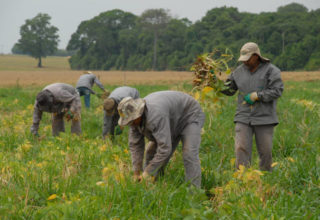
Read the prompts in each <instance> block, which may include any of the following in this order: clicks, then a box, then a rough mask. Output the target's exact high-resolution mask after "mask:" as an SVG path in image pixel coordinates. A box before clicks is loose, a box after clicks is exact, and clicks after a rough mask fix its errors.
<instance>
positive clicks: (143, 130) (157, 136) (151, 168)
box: [129, 91, 205, 174]
mask: <svg viewBox="0 0 320 220" xmlns="http://www.w3.org/2000/svg"><path fill="white" fill-rule="evenodd" d="M144 100H145V102H146V107H145V110H144V114H143V121H142V123H141V125H140V126H139V127H133V126H131V127H130V133H129V147H130V151H131V157H132V164H133V169H134V171H141V170H142V162H143V156H144V148H145V142H144V137H147V138H148V139H149V140H151V141H154V142H155V143H156V144H157V152H156V154H155V156H154V158H153V159H152V160H151V161H150V163H149V164H148V166H147V167H145V171H147V172H148V173H150V174H153V173H155V172H156V171H157V170H158V169H159V168H161V167H162V165H164V163H165V161H166V160H167V159H168V158H169V157H170V155H171V152H172V144H173V143H176V142H177V140H178V139H179V136H180V135H181V133H182V131H183V129H184V128H185V127H186V126H187V125H188V124H190V123H198V124H199V126H201V127H202V126H203V123H204V118H205V116H204V113H203V111H202V109H201V107H200V104H199V103H198V102H197V101H196V100H195V99H194V98H193V97H191V96H190V95H188V94H186V93H183V92H177V91H161V92H155V93H151V94H149V95H148V96H146V97H145V98H144Z"/></svg>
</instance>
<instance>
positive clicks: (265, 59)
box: [238, 53, 270, 62]
mask: <svg viewBox="0 0 320 220" xmlns="http://www.w3.org/2000/svg"><path fill="white" fill-rule="evenodd" d="M253 54H256V53H252V54H246V55H241V56H240V57H239V59H238V61H239V62H246V61H248V60H249V59H250V58H251V56H252V55H253ZM257 55H258V56H259V57H260V59H261V60H262V61H264V62H269V61H270V60H269V59H268V58H266V57H263V56H261V55H259V54H257Z"/></svg>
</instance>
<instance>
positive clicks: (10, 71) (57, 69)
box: [0, 55, 320, 87]
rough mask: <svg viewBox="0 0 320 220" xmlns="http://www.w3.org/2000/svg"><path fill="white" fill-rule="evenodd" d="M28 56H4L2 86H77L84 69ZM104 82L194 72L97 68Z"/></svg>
mask: <svg viewBox="0 0 320 220" xmlns="http://www.w3.org/2000/svg"><path fill="white" fill-rule="evenodd" d="M36 65H37V61H36V60H35V59H33V58H31V57H28V56H14V55H0V87H11V86H17V85H21V86H44V85H46V84H50V83H54V82H65V83H69V84H71V85H75V83H76V82H77V80H78V78H79V76H80V75H81V74H83V71H82V70H70V67H69V64H68V58H67V57H48V58H45V59H43V65H44V67H43V68H37V67H36ZM93 72H94V73H95V74H96V75H97V76H98V77H99V79H100V81H101V82H102V83H103V84H104V85H110V86H112V85H137V84H138V85H142V84H146V85H150V84H153V85H159V84H162V85H165V84H177V83H182V82H190V81H191V80H192V77H193V75H192V73H191V72H177V71H145V72H142V71H100V70H97V71H93ZM282 78H283V80H285V81H287V80H289V81H312V80H320V71H313V72H282Z"/></svg>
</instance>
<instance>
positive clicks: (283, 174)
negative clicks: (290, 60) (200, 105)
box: [0, 57, 320, 219]
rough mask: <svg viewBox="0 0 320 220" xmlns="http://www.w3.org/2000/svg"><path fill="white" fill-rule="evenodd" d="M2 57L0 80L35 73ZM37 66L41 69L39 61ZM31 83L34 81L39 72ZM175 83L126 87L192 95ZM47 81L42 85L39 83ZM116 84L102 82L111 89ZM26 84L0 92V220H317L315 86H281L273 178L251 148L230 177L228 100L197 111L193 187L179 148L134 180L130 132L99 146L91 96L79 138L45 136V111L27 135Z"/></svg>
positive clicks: (318, 111)
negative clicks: (156, 170)
mask: <svg viewBox="0 0 320 220" xmlns="http://www.w3.org/2000/svg"><path fill="white" fill-rule="evenodd" d="M1 58H2V57H1ZM48 59H49V58H48ZM1 60H2V59H0V62H1V63H0V64H1V65H0V74H2V73H3V72H5V73H11V74H19V73H20V71H24V72H27V73H29V74H32V73H33V70H32V69H27V70H25V69H23V68H21V69H19V67H18V66H19V65H18V64H17V67H16V68H17V69H16V70H15V69H14V68H13V67H9V66H7V67H4V66H3V65H2V64H3V63H2V61H1ZM43 64H44V65H45V66H46V60H44V63H43ZM33 65H35V64H33ZM47 65H48V67H47V68H44V69H42V71H35V72H37V73H39V74H42V77H43V78H45V77H47V75H50V74H53V73H58V72H60V71H67V72H69V71H70V70H66V69H62V70H50V69H51V68H50V67H49V66H50V65H49V60H48V63H47ZM30 68H31V67H30ZM70 72H72V71H70ZM105 73H106V74H107V73H108V72H105ZM77 74H80V72H77ZM158 74H161V72H158ZM304 74H305V73H304ZM2 77H3V75H2ZM63 79H64V78H63ZM72 79H73V80H76V79H74V78H72ZM120 79H122V77H121V78H120ZM183 79H186V78H183ZM190 79H191V77H190ZM4 80H5V78H1V80H0V81H4ZM37 80H40V81H41V80H42V79H40V75H38V79H37ZM51 80H52V79H51ZM158 81H159V80H157V81H156V82H158ZM183 81H184V80H181V79H180V81H179V80H177V81H175V82H173V81H172V82H169V81H167V82H165V83H162V84H156V82H154V83H153V84H152V85H149V84H148V82H150V81H146V82H142V81H141V83H131V82H129V83H128V84H129V85H132V86H134V87H136V88H137V89H138V90H139V92H140V94H141V96H142V97H144V96H145V95H147V94H149V93H151V92H154V91H159V90H167V89H172V90H180V91H185V92H190V91H191V81H189V82H188V83H187V82H183ZM45 82H46V83H49V81H41V83H45ZM50 82H51V81H50ZM74 82H75V81H74ZM122 83H123V81H122V82H121V81H120V82H119V83H114V84H111V83H110V84H107V83H104V84H105V86H106V87H107V89H109V90H112V89H114V88H116V87H117V86H119V85H122ZM30 85H32V84H26V85H24V84H23V81H19V83H18V84H13V85H10V86H9V85H7V86H5V87H3V86H2V87H1V88H0V218H1V219H318V218H319V216H320V209H319V207H320V200H319V198H320V148H319V146H320V136H319V130H320V123H319V120H320V89H319V80H314V79H309V80H308V81H299V82H298V81H292V80H286V81H285V91H284V93H283V96H282V97H281V98H280V99H279V102H278V115H279V120H280V124H279V125H278V126H277V127H276V129H275V137H274V149H273V159H274V163H273V168H274V170H273V172H271V173H269V172H261V171H259V170H258V156H257V152H256V149H254V151H253V154H254V155H253V157H252V158H253V160H252V168H250V169H244V168H241V169H240V170H238V171H237V170H235V168H234V161H235V157H234V149H233V145H234V144H233V142H234V140H233V135H234V124H233V116H234V113H235V107H236V97H226V99H225V104H224V105H223V106H222V107H221V108H220V110H219V111H218V112H217V113H216V114H214V115H213V114H212V113H211V112H210V111H209V110H208V109H207V108H206V107H205V106H204V111H205V112H206V116H207V120H206V124H205V126H204V129H203V134H202V143H201V149H200V159H201V166H202V187H201V190H196V189H194V188H189V187H187V185H186V184H185V183H184V169H183V162H182V157H181V148H179V147H178V150H177V152H176V153H175V154H174V155H173V158H172V159H171V161H170V163H169V164H168V167H167V168H166V171H165V176H164V177H162V178H160V179H159V181H157V182H156V183H154V184H146V183H144V182H142V183H136V182H134V181H133V180H132V172H131V159H130V152H129V149H128V146H127V145H128V141H127V137H128V128H126V129H125V130H124V133H123V134H122V135H120V136H116V138H115V140H114V142H111V141H109V140H106V141H103V140H102V138H101V137H102V122H103V111H102V100H101V99H99V98H98V97H96V96H93V97H92V108H91V109H90V110H86V109H85V108H83V110H82V128H83V133H82V135H81V136H76V135H71V134H70V129H69V126H70V124H67V128H66V131H67V132H66V133H63V134H61V135H60V136H59V137H52V135H51V116H50V115H49V114H48V113H45V114H44V115H43V119H42V121H41V124H40V130H39V134H40V138H34V137H33V136H32V135H31V134H30V126H31V124H32V113H33V104H34V99H35V96H36V94H37V92H39V91H40V90H41V89H42V85H40V84H37V83H36V84H34V85H33V86H30ZM94 89H95V90H96V91H97V92H99V89H98V88H96V87H95V88H94Z"/></svg>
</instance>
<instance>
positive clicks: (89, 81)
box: [76, 71, 107, 108]
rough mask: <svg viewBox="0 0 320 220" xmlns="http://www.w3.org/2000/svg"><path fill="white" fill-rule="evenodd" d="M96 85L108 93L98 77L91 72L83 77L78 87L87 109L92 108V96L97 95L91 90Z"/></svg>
mask: <svg viewBox="0 0 320 220" xmlns="http://www.w3.org/2000/svg"><path fill="white" fill-rule="evenodd" d="M94 83H95V84H96V85H97V86H99V88H100V89H101V90H102V91H103V92H104V93H106V92H107V91H106V90H105V88H104V87H103V85H102V83H101V82H100V81H99V79H98V78H97V77H96V75H94V74H93V73H92V72H90V71H88V72H85V73H84V74H83V75H81V76H80V78H79V80H78V82H77V85H76V88H77V90H78V92H79V94H80V96H84V103H85V106H86V107H87V108H90V94H95V92H94V91H93V90H92V89H91V88H92V86H93V84H94Z"/></svg>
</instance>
